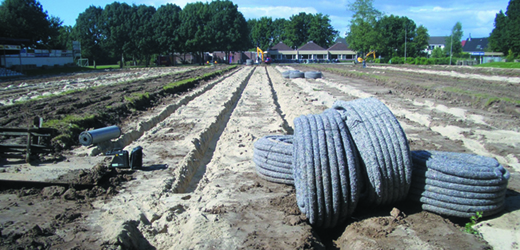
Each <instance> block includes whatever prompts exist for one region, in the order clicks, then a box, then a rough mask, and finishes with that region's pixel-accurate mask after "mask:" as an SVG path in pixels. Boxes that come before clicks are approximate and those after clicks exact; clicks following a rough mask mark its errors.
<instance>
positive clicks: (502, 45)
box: [489, 11, 509, 55]
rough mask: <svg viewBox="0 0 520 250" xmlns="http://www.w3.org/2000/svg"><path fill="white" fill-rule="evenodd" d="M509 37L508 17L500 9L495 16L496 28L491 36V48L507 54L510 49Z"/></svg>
mask: <svg viewBox="0 0 520 250" xmlns="http://www.w3.org/2000/svg"><path fill="white" fill-rule="evenodd" d="M508 43H509V38H508V32H507V17H506V15H505V14H504V12H502V11H500V12H499V13H497V15H496V16H495V28H494V29H493V31H492V32H491V34H490V36H489V48H490V49H491V50H492V51H500V52H502V53H504V55H505V54H507V52H508V50H509V45H508Z"/></svg>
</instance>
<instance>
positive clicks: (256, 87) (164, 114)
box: [0, 64, 520, 249]
mask: <svg viewBox="0 0 520 250" xmlns="http://www.w3.org/2000/svg"><path fill="white" fill-rule="evenodd" d="M311 66H312V67H311ZM311 66H309V65H289V66H267V67H265V66H256V67H239V68H237V69H235V70H232V71H230V72H228V73H226V74H224V75H222V76H220V77H217V78H214V79H211V80H207V81H204V82H202V83H200V84H198V85H196V86H194V87H193V88H191V89H189V90H184V91H182V92H179V93H176V94H171V95H159V96H160V97H158V98H156V99H154V101H153V102H151V103H148V104H147V106H146V108H142V109H139V108H135V109H127V110H125V112H127V113H126V114H124V115H119V116H118V115H117V114H113V115H111V116H110V117H113V118H114V120H113V123H112V124H116V125H119V126H121V128H122V131H123V136H121V137H120V138H118V139H115V140H114V141H113V143H114V144H118V145H124V146H125V149H127V150H131V149H132V148H134V147H136V146H141V147H143V148H144V150H143V152H144V158H143V168H142V169H139V170H133V171H131V170H124V169H123V170H122V169H112V168H107V167H106V166H107V165H108V163H109V162H110V160H111V158H110V157H106V156H102V155H99V154H98V153H99V152H100V151H102V149H101V148H99V147H96V146H90V147H82V146H79V144H75V145H74V146H73V147H72V149H70V150H64V151H62V152H61V154H62V156H63V159H61V160H56V161H41V162H38V164H33V165H29V164H25V163H21V162H17V161H11V160H5V159H0V182H3V184H2V186H1V192H0V215H1V216H0V232H1V234H0V249H31V248H39V249H302V248H305V249H402V248H407V249H490V248H494V249H519V248H520V175H519V171H520V150H519V146H520V129H519V128H520V126H519V125H520V119H519V116H520V104H518V103H516V102H515V100H520V91H519V90H520V87H519V84H520V71H514V70H494V71H493V70H486V69H475V68H469V67H429V68H427V67H412V66H407V67H403V66H400V67H390V66H388V67H384V66H377V67H376V66H369V67H367V68H366V69H363V68H361V67H359V65H357V66H350V65H330V64H327V65H311ZM289 69H300V70H303V71H306V70H316V69H319V70H321V71H322V72H323V78H322V79H317V80H311V79H285V78H283V77H282V75H281V72H283V71H285V70H289ZM184 70H185V71H184V72H177V69H175V68H165V69H162V71H161V72H159V73H157V72H149V73H147V72H145V70H144V69H143V72H140V73H139V74H140V75H145V74H150V75H152V74H154V77H149V78H147V77H143V79H138V80H137V81H130V82H128V79H126V78H125V80H118V79H121V78H123V77H127V76H126V75H125V76H117V75H114V74H120V73H122V72H106V74H102V75H89V74H82V75H78V76H77V78H75V77H73V76H65V77H63V79H62V78H60V77H56V78H51V79H49V78H46V79H40V80H38V79H30V80H26V82H24V81H20V82H1V83H0V84H1V86H2V89H1V90H0V96H2V100H1V101H2V102H3V103H5V104H4V106H0V112H1V115H0V121H1V124H2V126H23V125H25V124H27V120H28V119H31V118H32V117H33V116H34V115H42V114H43V115H44V114H47V113H48V114H49V115H48V117H45V119H53V118H56V117H60V116H63V115H67V114H70V113H75V114H81V115H88V114H91V113H92V112H94V110H96V112H99V110H100V109H103V108H104V107H107V106H115V105H117V103H118V102H123V101H124V95H123V94H119V95H117V96H116V97H114V98H113V97H112V96H114V93H115V92H118V91H116V88H117V89H119V90H120V91H119V92H124V91H127V92H125V93H127V94H131V93H133V92H138V93H140V92H143V91H146V92H150V93H153V92H154V90H158V89H160V88H162V86H163V85H165V84H167V83H170V82H172V81H173V79H183V78H185V77H186V78H187V77H194V76H197V75H202V74H204V73H207V72H208V71H203V70H201V69H200V68H193V69H191V68H190V69H184ZM204 70H217V69H212V68H210V67H205V68H204ZM174 71H175V72H174ZM184 74H189V75H188V76H185V75H184ZM157 75H159V77H155V76H157ZM80 78H81V79H97V80H92V81H91V82H99V81H106V79H113V82H124V83H121V84H116V85H109V86H102V87H98V88H91V89H88V90H85V92H84V91H82V92H73V93H71V94H70V96H69V95H63V96H60V97H59V98H52V99H45V98H44V99H36V101H33V102H26V103H23V104H21V105H17V104H14V105H13V104H10V103H12V101H7V100H15V99H19V98H21V97H22V96H24V95H27V94H23V93H31V92H34V91H39V92H38V93H40V94H38V93H32V94H34V95H42V93H45V92H53V91H55V90H46V88H45V86H49V89H57V88H60V89H63V88H64V87H63V86H62V87H55V85H57V84H50V83H49V84H45V83H48V82H80V80H78V79H80ZM135 78H137V76H136V77H135ZM164 78H166V79H165V80H162V79H164ZM125 81H126V82H125ZM87 82H88V81H87ZM68 85H71V84H70V83H69V84H68ZM72 85H74V83H72ZM17 86H18V87H19V88H18V89H16V88H15V87H17ZM25 86H33V88H31V89H30V90H27V91H28V92H23V91H25V90H23V91H22V89H23V88H22V87H25ZM35 86H38V87H37V88H36V87H35ZM15 89H16V91H15ZM36 89H38V90H36ZM87 91H94V92H87ZM484 94H487V95H484ZM91 96H92V97H91ZM365 97H376V98H378V99H379V100H381V101H382V102H384V103H385V104H386V105H387V106H388V107H389V108H390V109H391V111H392V112H393V113H394V114H395V116H396V117H397V118H398V120H399V122H400V123H401V126H402V127H403V129H404V130H405V133H406V135H407V137H408V141H409V144H410V147H411V149H412V150H442V151H453V152H468V153H476V154H480V155H485V156H490V157H495V158H496V159H497V160H498V161H499V162H500V163H501V164H503V165H504V166H505V167H506V168H507V169H508V170H509V171H510V172H511V179H510V181H509V186H508V191H507V194H506V208H505V210H504V211H503V212H502V213H500V214H499V215H497V216H493V217H491V218H485V219H483V220H482V221H480V222H479V223H478V224H477V225H476V226H475V228H476V229H477V230H478V231H479V233H480V234H479V235H472V234H468V233H466V232H464V231H463V227H464V224H465V223H466V222H468V220H465V219H464V220H463V219H456V218H447V217H442V216H439V215H436V214H434V213H430V212H426V211H421V209H420V206H418V205H417V204H415V203H412V202H408V201H404V202H401V203H398V204H395V205H394V206H384V207H371V208H363V209H358V210H357V211H356V212H355V213H354V215H353V216H352V218H351V219H349V220H348V221H347V222H346V223H344V224H342V225H339V226H337V227H336V228H334V229H329V230H319V229H315V228H312V227H311V226H310V225H309V224H308V223H307V221H306V218H305V216H304V215H303V214H301V213H300V211H299V209H298V206H297V204H296V198H295V190H294V187H292V186H288V185H282V184H275V183H271V182H268V181H265V180H263V179H261V178H260V177H258V176H257V175H256V172H255V168H254V163H253V161H252V157H253V143H254V142H255V141H256V140H258V139H259V138H261V137H263V136H266V135H271V134H292V133H293V128H294V124H293V120H294V118H296V117H298V116H300V115H306V114H317V113H321V112H322V111H323V110H325V109H326V108H329V107H330V106H331V105H332V103H333V102H334V101H335V100H345V101H349V100H354V99H357V98H365ZM495 97H496V99H492V100H491V101H489V98H495ZM486 98H488V99H486ZM500 98H502V99H500ZM60 100H61V101H60ZM73 100H78V102H73ZM87 100H89V101H87ZM87 103H88V105H87ZM42 107H47V108H42ZM72 107H73V108H72ZM33 110H38V111H33ZM58 110H60V112H55V111H58ZM26 112H28V113H26ZM101 123H102V125H105V126H107V125H112V124H109V123H108V122H107V121H103V122H101ZM1 180H3V181H1ZM7 180H9V181H12V183H16V185H17V186H16V187H15V186H14V184H13V186H9V185H6V184H5V183H8V182H7ZM20 180H24V181H45V182H46V183H49V182H56V183H60V185H47V186H38V185H34V183H32V184H31V183H30V182H19V183H17V182H16V181H20ZM9 183H11V182H9ZM24 183H25V185H27V186H24ZM67 183H68V184H69V185H66V184H67ZM71 184H74V185H71ZM10 185H11V184H10ZM395 209H398V210H400V213H397V214H396V213H395V211H396V210H395ZM391 211H394V213H392V214H391Z"/></svg>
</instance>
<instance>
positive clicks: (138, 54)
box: [130, 5, 158, 66]
mask: <svg viewBox="0 0 520 250" xmlns="http://www.w3.org/2000/svg"><path fill="white" fill-rule="evenodd" d="M155 12H156V10H155V7H153V6H146V5H139V6H136V5H133V6H132V15H131V22H132V25H131V27H130V28H131V30H130V35H131V42H132V49H131V51H130V53H131V54H132V56H133V59H134V64H135V62H136V59H144V60H145V65H146V66H148V65H149V63H150V57H151V54H153V53H157V52H158V49H157V48H158V42H157V41H156V40H155V39H154V23H153V22H152V19H153V16H154V14H155Z"/></svg>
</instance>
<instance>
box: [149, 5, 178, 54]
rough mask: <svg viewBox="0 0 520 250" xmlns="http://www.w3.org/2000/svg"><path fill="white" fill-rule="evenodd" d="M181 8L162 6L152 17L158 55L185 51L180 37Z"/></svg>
mask: <svg viewBox="0 0 520 250" xmlns="http://www.w3.org/2000/svg"><path fill="white" fill-rule="evenodd" d="M181 11H182V10H181V8H180V7H179V6H177V5H175V4H170V3H169V4H166V5H162V6H161V7H159V9H157V12H155V14H154V15H153V17H152V23H153V24H154V27H153V30H154V40H155V41H157V43H158V45H157V49H158V53H169V54H174V52H175V51H181V50H183V47H182V45H183V43H182V42H181V41H180V37H179V31H178V29H179V26H180V25H181ZM173 61H174V62H175V60H173Z"/></svg>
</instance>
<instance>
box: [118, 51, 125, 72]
mask: <svg viewBox="0 0 520 250" xmlns="http://www.w3.org/2000/svg"><path fill="white" fill-rule="evenodd" d="M124 63H125V55H124V53H121V61H119V68H121V69H122V68H123V64H124Z"/></svg>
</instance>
